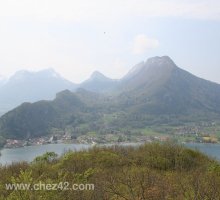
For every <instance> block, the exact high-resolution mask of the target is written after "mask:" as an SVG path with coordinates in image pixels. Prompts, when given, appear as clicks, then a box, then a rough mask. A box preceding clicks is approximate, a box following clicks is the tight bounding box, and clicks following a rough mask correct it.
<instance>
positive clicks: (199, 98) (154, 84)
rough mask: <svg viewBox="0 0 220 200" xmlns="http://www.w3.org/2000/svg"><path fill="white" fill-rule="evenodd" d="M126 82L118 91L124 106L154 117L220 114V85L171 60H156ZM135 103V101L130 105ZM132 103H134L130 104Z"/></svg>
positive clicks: (147, 63)
mask: <svg viewBox="0 0 220 200" xmlns="http://www.w3.org/2000/svg"><path fill="white" fill-rule="evenodd" d="M126 77H127V76H125V79H124V78H123V79H122V80H121V83H120V85H119V86H118V90H119V91H120V95H119V96H120V98H121V101H123V97H124V98H125V100H124V103H127V104H130V105H129V107H131V106H132V105H135V106H138V107H139V109H138V110H137V111H138V112H139V111H142V112H144V111H145V112H147V113H153V114H155V113H156V114H182V113H183V114H184V113H185V114H187V113H188V114H189V113H192V111H193V110H196V111H204V112H213V113H220V107H219V105H220V85H219V84H217V83H213V82H211V81H207V80H204V79H201V78H198V77H196V76H194V75H192V74H190V73H189V72H187V71H184V70H182V69H180V68H179V67H177V66H176V64H175V63H174V62H173V61H172V60H171V59H170V58H169V57H167V56H163V57H154V58H150V59H148V60H147V61H146V62H145V63H144V64H142V67H141V70H139V71H138V72H135V71H134V73H133V74H130V78H129V79H127V78H126ZM129 100H131V101H129ZM129 102H130V103H129Z"/></svg>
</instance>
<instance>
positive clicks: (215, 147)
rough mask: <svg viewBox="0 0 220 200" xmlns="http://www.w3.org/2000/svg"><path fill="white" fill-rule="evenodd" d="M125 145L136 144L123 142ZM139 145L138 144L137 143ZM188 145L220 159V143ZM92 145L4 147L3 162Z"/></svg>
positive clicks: (26, 159)
mask: <svg viewBox="0 0 220 200" xmlns="http://www.w3.org/2000/svg"><path fill="white" fill-rule="evenodd" d="M123 145H135V144H134V143H133V144H123ZM136 145H137V144H136ZM186 146H188V147H190V148H194V149H198V150H200V151H201V152H203V153H206V154H207V155H209V156H212V157H213V158H216V159H218V160H220V144H197V143H193V144H186ZM90 147H91V145H87V144H47V145H39V146H28V147H22V148H15V149H2V150H1V154H2V155H1V156H0V163H1V164H3V165H4V164H10V163H12V162H18V161H22V160H24V161H28V162H30V161H32V160H33V159H34V158H35V157H36V156H39V155H42V154H44V153H46V152H49V151H53V152H55V153H57V154H58V155H61V154H63V153H65V152H66V151H68V150H74V151H79V150H82V149H88V148H90Z"/></svg>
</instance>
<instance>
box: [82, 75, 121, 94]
mask: <svg viewBox="0 0 220 200" xmlns="http://www.w3.org/2000/svg"><path fill="white" fill-rule="evenodd" d="M117 83H118V80H115V79H110V78H108V77H106V76H105V75H103V74H102V73H100V72H98V71H95V72H93V74H92V75H91V76H90V78H89V79H88V80H86V81H84V82H83V83H81V84H80V86H79V87H80V88H83V89H86V90H89V91H92V92H102V93H106V92H108V91H110V90H111V89H112V88H114V87H115V86H116V85H117Z"/></svg>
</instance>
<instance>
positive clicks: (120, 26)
mask: <svg viewBox="0 0 220 200" xmlns="http://www.w3.org/2000/svg"><path fill="white" fill-rule="evenodd" d="M162 55H168V56H170V57H171V58H172V59H173V60H174V62H175V63H176V64H177V65H178V66H179V67H181V68H183V69H185V70H188V71H190V72H192V73H194V74H195V75H197V76H200V77H203V78H206V79H209V80H212V81H215V82H218V83H220V1H219V0H108V1H107V0H92V1H91V0H19V1H18V0H0V75H4V76H10V75H12V74H13V73H15V71H17V70H21V69H28V70H31V71H36V70H41V69H44V68H54V69H55V70H56V71H57V72H59V73H60V74H61V75H63V76H64V77H66V78H67V79H70V80H72V81H73V82H80V81H81V80H85V79H86V78H88V76H89V75H90V74H91V73H92V72H93V71H94V70H99V71H100V72H102V73H104V74H105V75H107V76H109V77H111V78H120V77H121V76H122V75H124V74H125V73H126V72H127V71H128V70H129V69H130V68H131V67H132V66H133V65H135V64H137V63H139V62H141V61H142V60H146V59H147V58H149V57H152V56H162Z"/></svg>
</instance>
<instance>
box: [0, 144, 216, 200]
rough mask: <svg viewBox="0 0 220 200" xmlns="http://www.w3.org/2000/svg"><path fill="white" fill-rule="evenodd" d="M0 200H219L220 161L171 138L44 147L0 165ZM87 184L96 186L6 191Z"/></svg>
mask: <svg viewBox="0 0 220 200" xmlns="http://www.w3.org/2000/svg"><path fill="white" fill-rule="evenodd" d="M0 175H1V180H0V199H2V200H19V199H24V200H28V199H29V200H35V199H36V200H38V199H44V200H50V199H54V200H56V199H57V200H60V199H62V200H65V199H66V200H69V199H74V200H78V199H81V200H87V199H88V200H90V199H91V200H93V199H94V200H108V199H111V200H116V199H117V200H144V199H152V200H154V199H155V200H160V199H161V200H163V199H167V200H168V199H169V200H172V199H176V200H182V199H184V200H185V199H187V200H191V199H192V200H194V199H198V200H200V199H203V200H209V199H210V200H211V199H212V200H215V199H216V200H217V199H220V190H219V188H220V165H219V163H218V162H217V161H215V160H213V159H210V158H208V157H207V156H205V155H203V154H202V153H200V152H197V151H194V150H191V149H187V148H185V147H183V146H179V145H177V144H174V143H163V144H161V143H151V144H146V145H142V146H139V147H122V146H112V147H94V148H92V149H90V150H85V151H80V152H67V153H65V154H64V155H63V156H61V157H60V158H57V155H56V154H55V153H53V152H48V153H46V154H44V155H42V156H39V157H37V158H35V160H34V161H33V162H32V163H26V162H22V163H15V164H11V165H9V166H1V167H0ZM39 182H42V183H60V182H69V183H70V184H73V183H84V184H86V183H89V184H94V186H95V189H94V190H84V191H70V190H61V189H58V190H53V191H46V190H40V191H33V190H32V191H30V190H11V191H9V190H6V188H5V184H6V183H31V184H35V183H39Z"/></svg>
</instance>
